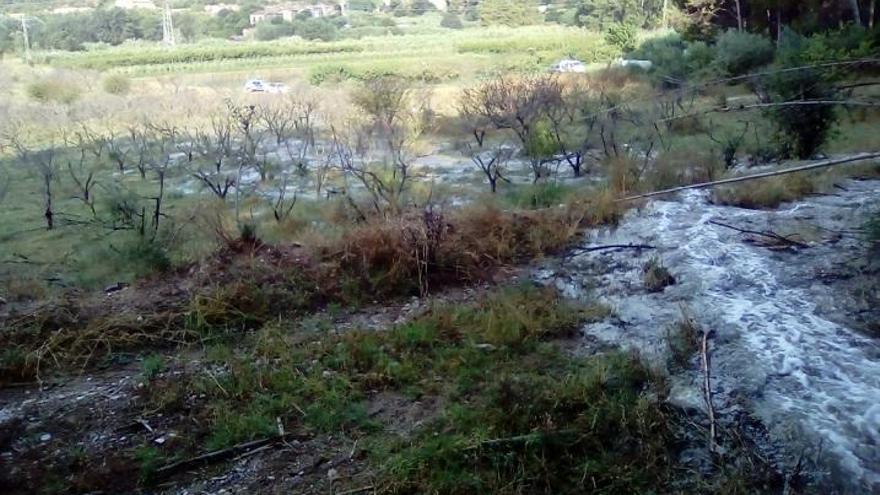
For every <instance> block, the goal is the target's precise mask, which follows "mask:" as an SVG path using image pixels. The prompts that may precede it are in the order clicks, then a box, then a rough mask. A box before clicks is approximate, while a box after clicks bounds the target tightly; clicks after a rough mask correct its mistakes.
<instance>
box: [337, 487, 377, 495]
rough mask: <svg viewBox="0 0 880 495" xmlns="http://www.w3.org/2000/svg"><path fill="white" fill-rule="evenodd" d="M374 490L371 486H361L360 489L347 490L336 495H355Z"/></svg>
mask: <svg viewBox="0 0 880 495" xmlns="http://www.w3.org/2000/svg"><path fill="white" fill-rule="evenodd" d="M374 488H375V487H374V486H373V485H369V486H362V487H360V488H355V489H352V490H348V491H344V492H340V493H338V494H337V495H354V494H355V493H364V492H368V491H370V490H373V489H374Z"/></svg>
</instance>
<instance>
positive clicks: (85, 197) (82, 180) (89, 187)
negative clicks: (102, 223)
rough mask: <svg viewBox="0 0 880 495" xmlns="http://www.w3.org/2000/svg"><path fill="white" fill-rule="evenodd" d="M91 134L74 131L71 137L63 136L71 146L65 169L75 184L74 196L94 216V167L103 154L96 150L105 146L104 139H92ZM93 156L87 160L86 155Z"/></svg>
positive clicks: (98, 164) (96, 166) (95, 167)
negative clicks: (92, 158)
mask: <svg viewBox="0 0 880 495" xmlns="http://www.w3.org/2000/svg"><path fill="white" fill-rule="evenodd" d="M92 137H93V136H90V135H89V134H87V133H82V132H75V133H74V134H73V136H72V137H67V136H66V137H65V142H66V143H67V145H68V147H70V148H71V152H72V154H73V156H72V157H68V159H67V171H68V173H69V174H70V178H71V179H72V180H73V184H74V185H75V186H76V189H77V194H76V196H75V197H76V198H77V199H79V200H80V201H82V202H83V204H85V205H86V207H88V208H89V210H90V211H91V212H92V216H93V217H94V216H96V215H97V213H96V212H95V196H94V193H93V190H94V188H95V186H96V185H97V181H96V180H95V172H96V169H97V168H98V167H99V166H100V162H99V161H98V158H97V157H99V156H101V155H103V151H97V150H96V149H101V150H103V148H104V147H105V141H103V140H101V141H94V140H92ZM89 155H91V156H94V157H95V159H94V160H89V159H88V156H89Z"/></svg>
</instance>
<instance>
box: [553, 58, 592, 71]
mask: <svg viewBox="0 0 880 495" xmlns="http://www.w3.org/2000/svg"><path fill="white" fill-rule="evenodd" d="M550 72H557V73H564V72H572V73H576V74H583V73H585V72H587V66H586V65H585V64H584V63H583V62H581V61H580V60H575V59H573V58H567V59H563V60H560V61H559V62H556V64H554V65H553V67H551V68H550Z"/></svg>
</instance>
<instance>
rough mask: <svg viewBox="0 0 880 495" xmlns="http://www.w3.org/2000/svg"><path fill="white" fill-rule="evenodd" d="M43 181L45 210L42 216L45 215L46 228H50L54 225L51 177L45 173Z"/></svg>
mask: <svg viewBox="0 0 880 495" xmlns="http://www.w3.org/2000/svg"><path fill="white" fill-rule="evenodd" d="M43 181H44V184H45V186H46V191H45V194H46V212H45V213H43V216H45V217H46V230H52V229H53V228H54V227H55V213H54V212H53V211H52V178H51V177H49V176H48V175H47V176H45V177H44V178H43Z"/></svg>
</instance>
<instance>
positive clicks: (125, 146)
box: [107, 131, 133, 175]
mask: <svg viewBox="0 0 880 495" xmlns="http://www.w3.org/2000/svg"><path fill="white" fill-rule="evenodd" d="M132 148H133V146H132V143H131V141H130V140H129V139H126V137H125V136H121V135H119V134H116V133H114V132H112V131H111V133H110V134H109V136H108V137H107V156H108V158H109V159H110V161H112V162H113V164H114V165H116V168H117V169H118V170H119V173H120V174H123V175H124V174H125V165H126V164H127V163H128V158H129V155H130V154H131V153H132Z"/></svg>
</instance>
